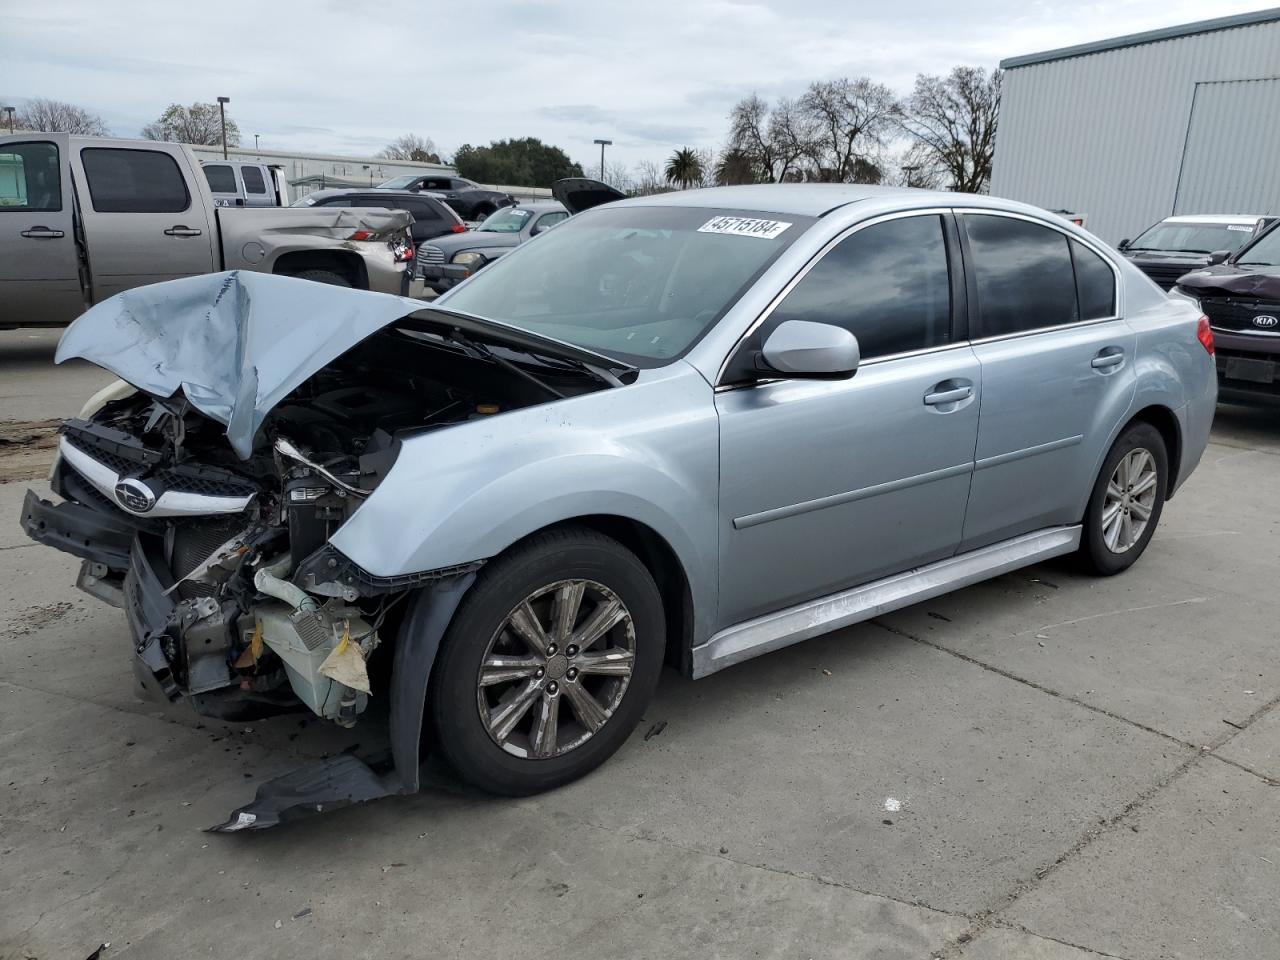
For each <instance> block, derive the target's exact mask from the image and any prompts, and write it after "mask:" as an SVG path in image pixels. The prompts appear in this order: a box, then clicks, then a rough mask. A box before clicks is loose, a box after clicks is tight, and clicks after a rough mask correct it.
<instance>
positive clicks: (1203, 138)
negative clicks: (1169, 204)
mask: <svg viewBox="0 0 1280 960" xmlns="http://www.w3.org/2000/svg"><path fill="white" fill-rule="evenodd" d="M1209 210H1238V211H1241V212H1244V211H1248V212H1251V213H1252V212H1255V211H1256V212H1258V213H1274V212H1276V211H1277V210H1280V79H1276V80H1225V81H1219V82H1215V83H1201V84H1197V85H1196V93H1195V102H1194V104H1193V105H1192V108H1191V126H1190V128H1189V129H1188V131H1187V145H1186V149H1185V150H1184V151H1183V156H1182V173H1181V174H1180V175H1179V177H1178V195H1177V199H1176V200H1175V201H1174V213H1204V212H1206V211H1209Z"/></svg>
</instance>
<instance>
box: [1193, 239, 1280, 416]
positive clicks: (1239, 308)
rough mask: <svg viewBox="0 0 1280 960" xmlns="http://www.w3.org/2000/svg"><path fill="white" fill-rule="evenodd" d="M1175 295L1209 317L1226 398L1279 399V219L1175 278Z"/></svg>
mask: <svg viewBox="0 0 1280 960" xmlns="http://www.w3.org/2000/svg"><path fill="white" fill-rule="evenodd" d="M1173 296H1182V297H1187V298H1190V299H1193V300H1196V301H1198V302H1199V304H1200V309H1201V310H1202V311H1204V314H1205V316H1207V317H1208V318H1209V326H1210V327H1211V328H1212V329H1213V340H1214V344H1215V346H1216V348H1217V353H1216V357H1217V363H1218V387H1219V393H1220V394H1221V395H1222V396H1223V397H1224V398H1228V399H1250V398H1260V397H1269V398H1272V399H1277V400H1280V222H1273V223H1272V224H1271V226H1270V227H1268V228H1267V229H1266V230H1265V232H1263V233H1262V234H1261V235H1260V236H1258V237H1257V239H1255V240H1253V242H1251V243H1250V244H1249V245H1248V246H1246V247H1244V248H1243V249H1241V250H1240V251H1239V252H1238V253H1236V254H1234V255H1233V256H1232V257H1231V258H1230V259H1228V260H1227V261H1226V262H1225V263H1220V264H1215V265H1213V266H1210V267H1206V268H1204V269H1203V270H1197V271H1195V272H1193V273H1189V274H1187V275H1186V276H1184V277H1182V278H1181V279H1179V280H1178V285H1177V286H1176V287H1175V288H1174V290H1173Z"/></svg>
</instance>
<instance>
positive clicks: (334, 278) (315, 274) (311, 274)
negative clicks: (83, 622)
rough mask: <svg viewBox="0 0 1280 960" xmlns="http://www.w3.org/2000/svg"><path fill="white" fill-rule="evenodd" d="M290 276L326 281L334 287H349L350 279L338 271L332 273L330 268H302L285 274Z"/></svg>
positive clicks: (317, 281)
mask: <svg viewBox="0 0 1280 960" xmlns="http://www.w3.org/2000/svg"><path fill="white" fill-rule="evenodd" d="M287 276H290V277H297V278H298V279H299V280H314V281H315V282H316V283H328V284H332V285H333V286H335V287H349V286H351V281H350V280H348V279H347V278H346V277H344V276H343V275H342V274H340V273H334V272H333V271H332V270H302V271H300V272H298V273H290V274H287Z"/></svg>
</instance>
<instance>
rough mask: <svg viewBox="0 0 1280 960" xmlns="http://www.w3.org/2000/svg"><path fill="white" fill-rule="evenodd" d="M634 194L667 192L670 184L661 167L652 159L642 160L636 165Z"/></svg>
mask: <svg viewBox="0 0 1280 960" xmlns="http://www.w3.org/2000/svg"><path fill="white" fill-rule="evenodd" d="M633 182H634V187H633V190H634V195H635V196H637V197H647V196H649V195H650V194H653V193H667V192H668V191H670V190H671V186H670V185H669V184H668V183H667V178H666V176H665V175H664V174H663V172H662V167H660V166H659V165H658V164H656V163H654V162H653V161H652V160H644V161H642V162H641V163H639V164H637V165H636V173H635V179H634V181H633Z"/></svg>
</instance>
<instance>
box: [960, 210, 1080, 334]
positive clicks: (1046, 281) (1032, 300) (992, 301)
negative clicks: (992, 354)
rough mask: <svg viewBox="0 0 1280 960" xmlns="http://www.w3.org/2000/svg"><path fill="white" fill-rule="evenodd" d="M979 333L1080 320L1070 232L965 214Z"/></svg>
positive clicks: (1016, 330) (1025, 329)
mask: <svg viewBox="0 0 1280 960" xmlns="http://www.w3.org/2000/svg"><path fill="white" fill-rule="evenodd" d="M963 220H964V226H965V231H966V233H967V234H968V239H969V258H968V259H969V261H971V262H970V263H969V266H970V267H971V268H972V271H973V275H974V279H975V286H976V288H977V294H978V315H979V326H978V336H979V337H999V336H1007V335H1009V334H1016V333H1025V332H1028V331H1031V330H1038V329H1042V328H1045V327H1057V326H1062V325H1063V324H1068V323H1074V322H1075V321H1076V320H1079V319H1080V315H1079V311H1078V308H1077V304H1076V280H1075V270H1074V268H1073V266H1072V262H1071V250H1070V248H1069V247H1068V241H1067V236H1066V234H1064V233H1059V232H1058V231H1057V230H1054V229H1052V228H1050V227H1047V226H1042V225H1040V224H1037V223H1032V222H1031V221H1029V220H1018V219H1015V218H1014V217H1004V216H998V215H997V216H993V215H989V214H973V213H966V214H965V215H964V217H963Z"/></svg>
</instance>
